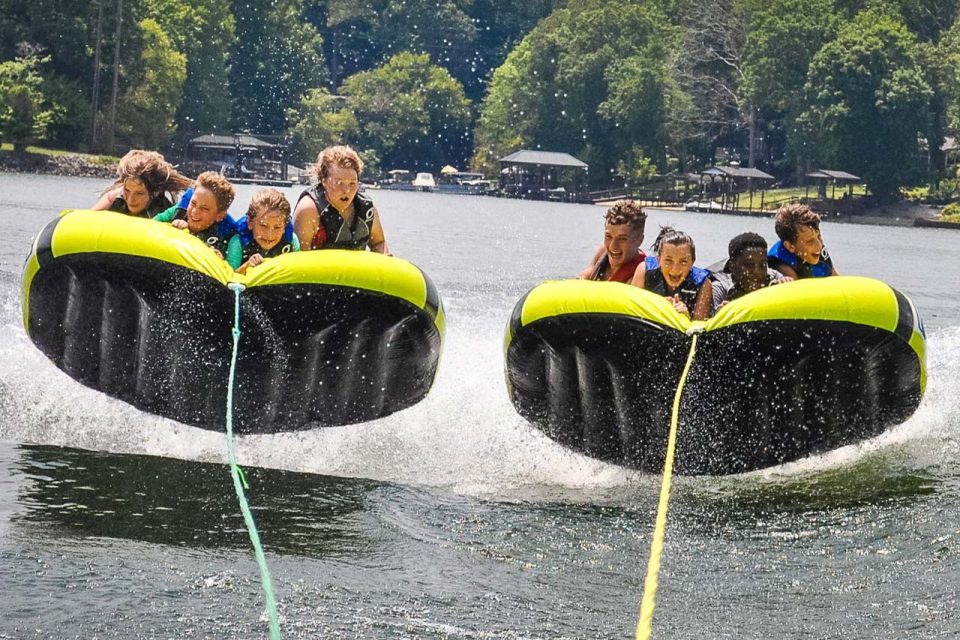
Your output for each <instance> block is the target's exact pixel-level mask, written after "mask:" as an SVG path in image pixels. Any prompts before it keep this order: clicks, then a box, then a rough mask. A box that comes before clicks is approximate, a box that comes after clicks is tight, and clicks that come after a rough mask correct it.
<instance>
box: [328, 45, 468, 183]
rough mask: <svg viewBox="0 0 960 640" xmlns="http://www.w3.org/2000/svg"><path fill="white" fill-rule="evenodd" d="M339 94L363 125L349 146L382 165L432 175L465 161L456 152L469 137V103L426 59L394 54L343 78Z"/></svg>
mask: <svg viewBox="0 0 960 640" xmlns="http://www.w3.org/2000/svg"><path fill="white" fill-rule="evenodd" d="M340 93H341V94H342V95H344V96H345V97H346V101H347V108H348V109H349V110H350V111H351V112H352V113H353V115H354V117H355V118H356V121H357V122H360V123H363V124H362V126H361V127H360V128H359V129H358V131H357V134H356V135H357V137H356V139H355V140H353V141H352V142H353V143H354V144H355V146H357V147H358V148H360V149H370V150H373V151H374V152H376V153H377V155H379V157H380V158H381V160H382V163H383V165H384V166H387V165H389V166H392V167H404V168H422V169H425V170H431V171H434V170H436V169H437V168H438V167H440V166H441V165H444V164H458V163H460V162H461V161H463V160H464V158H463V157H462V156H459V155H458V153H459V152H461V151H462V149H463V148H464V140H465V139H466V137H467V136H468V135H469V129H468V128H469V124H470V101H469V100H468V99H467V98H466V96H465V95H464V92H463V86H462V85H461V84H460V83H459V82H457V81H456V80H454V79H453V78H452V77H451V76H450V74H449V73H448V72H447V71H446V69H443V68H441V67H438V66H436V65H433V64H431V63H430V58H429V56H427V55H425V54H420V55H415V54H412V53H408V52H405V53H399V54H397V55H395V56H393V57H392V58H390V59H389V60H388V61H387V62H386V63H385V64H384V65H382V66H380V67H377V68H376V69H373V70H370V71H363V72H361V73H357V74H354V75H353V76H350V77H349V78H347V79H346V81H344V83H343V86H342V87H341V88H340Z"/></svg>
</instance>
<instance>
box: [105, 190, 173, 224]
mask: <svg viewBox="0 0 960 640" xmlns="http://www.w3.org/2000/svg"><path fill="white" fill-rule="evenodd" d="M172 206H173V203H172V202H170V200H168V199H167V196H166V195H164V194H162V193H161V194H160V195H158V196H157V197H156V198H154V199H153V200H151V201H150V204H148V205H147V208H146V209H144V210H143V213H141V214H140V215H139V216H138V217H140V218H152V217H153V216H155V215H157V214H158V213H160V212H162V211H166V210H167V209H169V208H170V207H172ZM110 211H116V212H117V213H125V214H127V215H128V216H130V215H133V214H132V213H130V209H129V208H127V201H126V200H125V199H124V198H123V191H121V192H120V195H118V196H117V197H116V198H114V199H113V202H111V203H110Z"/></svg>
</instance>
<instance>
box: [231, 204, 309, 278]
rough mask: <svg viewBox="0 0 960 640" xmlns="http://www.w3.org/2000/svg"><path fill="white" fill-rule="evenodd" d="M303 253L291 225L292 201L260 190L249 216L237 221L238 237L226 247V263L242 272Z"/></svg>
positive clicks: (232, 239)
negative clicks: (272, 259) (270, 259)
mask: <svg viewBox="0 0 960 640" xmlns="http://www.w3.org/2000/svg"><path fill="white" fill-rule="evenodd" d="M290 251H300V242H299V240H298V239H297V236H296V234H294V233H293V226H292V225H291V224H290V201H289V200H287V198H286V197H285V196H284V195H283V194H282V193H280V192H279V191H277V190H276V189H260V190H259V191H257V192H256V193H254V194H253V197H252V198H250V208H249V209H248V210H247V215H246V217H244V218H242V219H241V220H240V221H239V222H237V235H235V236H233V238H231V239H230V244H229V246H228V247H227V262H228V263H230V266H231V267H233V268H234V269H236V270H237V272H239V273H246V272H247V269H249V268H250V267H255V266H257V265H259V264H262V263H263V261H264V260H265V259H267V258H273V257H275V256H279V255H282V254H284V253H289V252H290Z"/></svg>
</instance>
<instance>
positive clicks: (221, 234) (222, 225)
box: [173, 207, 237, 258]
mask: <svg viewBox="0 0 960 640" xmlns="http://www.w3.org/2000/svg"><path fill="white" fill-rule="evenodd" d="M173 219H174V220H186V219H187V210H186V209H183V208H181V207H177V213H176V214H174V216H173ZM190 233H191V235H193V237H195V238H200V239H201V240H203V241H204V242H206V243H207V246H208V247H212V248H214V249H216V250H217V251H219V252H220V255H221V256H223V257H224V258H226V256H227V246H228V245H229V244H230V238H232V237H233V236H235V235H236V233H237V228H236V226H234V223H233V220H232V219H231V218H230V216H226V217H224V219H223V220H221V221H220V222H214V223H213V224H212V225H210V226H209V227H207V228H206V229H204V230H203V231H200V232H198V233H193V232H192V231H191V232H190Z"/></svg>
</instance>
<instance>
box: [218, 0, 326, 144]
mask: <svg viewBox="0 0 960 640" xmlns="http://www.w3.org/2000/svg"><path fill="white" fill-rule="evenodd" d="M303 8H304V0H242V1H241V0H234V2H233V15H234V16H235V18H236V21H237V23H236V36H237V39H236V42H235V44H234V46H233V50H232V53H231V65H230V89H231V93H232V98H233V119H232V123H233V126H234V127H235V128H237V129H246V130H250V131H254V132H259V133H266V134H271V133H279V132H282V131H284V130H285V129H286V128H287V123H286V113H287V111H288V110H289V109H290V108H291V107H294V106H295V105H296V104H297V102H298V101H299V100H300V96H302V95H303V94H304V93H305V92H306V91H307V90H308V89H311V88H315V87H321V86H324V85H325V84H326V81H327V77H328V76H327V69H326V64H325V62H324V58H323V38H322V37H321V36H320V34H319V33H318V32H317V30H316V28H315V27H314V26H313V25H312V24H310V23H308V22H305V21H304V19H303Z"/></svg>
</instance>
